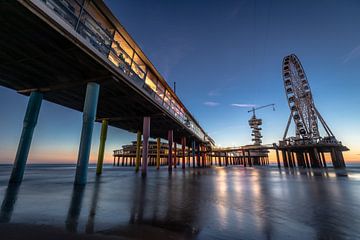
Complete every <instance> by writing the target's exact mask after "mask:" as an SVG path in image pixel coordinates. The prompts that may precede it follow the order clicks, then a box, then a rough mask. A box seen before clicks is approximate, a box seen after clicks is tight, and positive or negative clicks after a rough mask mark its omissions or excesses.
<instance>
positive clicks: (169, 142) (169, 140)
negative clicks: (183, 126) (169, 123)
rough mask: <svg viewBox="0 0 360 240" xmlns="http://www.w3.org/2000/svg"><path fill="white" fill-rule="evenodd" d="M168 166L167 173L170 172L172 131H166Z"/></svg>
mask: <svg viewBox="0 0 360 240" xmlns="http://www.w3.org/2000/svg"><path fill="white" fill-rule="evenodd" d="M168 145H169V149H168V165H169V172H171V171H172V145H173V130H169V131H168Z"/></svg>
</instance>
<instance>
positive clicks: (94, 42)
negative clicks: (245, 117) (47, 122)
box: [0, 0, 214, 184]
mask: <svg viewBox="0 0 360 240" xmlns="http://www.w3.org/2000/svg"><path fill="white" fill-rule="evenodd" d="M0 22H1V25H0V32H1V38H0V47H1V52H0V61H1V64H0V85H1V86H4V87H7V88H11V89H13V90H15V91H17V92H18V93H20V94H24V95H27V96H29V102H28V107H27V110H26V113H25V118H24V125H23V131H22V134H21V139H20V141H19V146H18V150H17V154H16V158H15V162H14V167H13V171H12V175H11V178H10V182H21V180H22V178H23V173H24V169H25V165H26V161H27V157H28V153H29V150H30V145H31V140H32V136H33V132H34V128H35V126H36V123H37V118H38V115H39V112H40V108H41V102H42V100H47V101H50V102H53V103H56V104H59V105H62V106H65V107H68V108H71V109H75V110H78V111H82V112H83V126H82V131H81V140H80V145H79V152H78V160H77V168H76V177H75V184H85V183H86V179H87V168H88V162H89V154H90V146H91V137H92V131H93V126H94V122H95V121H98V122H101V123H102V130H101V139H100V148H99V159H98V171H97V172H98V174H101V171H102V168H101V166H102V161H103V156H104V149H105V147H104V146H105V141H106V134H107V128H108V125H110V126H113V127H117V128H121V129H125V130H127V131H130V132H134V133H137V134H138V138H139V136H140V138H141V136H142V142H143V143H144V144H143V148H142V162H143V164H141V171H142V174H143V175H145V174H146V171H147V160H148V151H149V145H148V141H149V138H150V137H151V138H163V139H167V140H168V142H169V144H168V146H169V149H168V152H169V154H168V155H169V156H168V159H169V161H170V164H169V170H170V171H171V169H172V168H171V160H172V156H171V153H172V149H171V148H172V143H173V142H177V143H182V145H184V146H185V145H186V144H188V145H190V146H191V147H192V149H195V148H204V147H205V145H213V144H214V141H213V140H212V139H211V138H210V137H209V136H208V135H207V134H206V132H205V131H204V129H203V128H202V127H201V126H200V124H199V123H198V121H197V120H196V119H195V118H194V117H193V115H192V114H191V113H190V112H189V111H188V110H187V108H186V107H185V106H184V104H183V103H182V102H181V101H180V99H179V98H178V97H177V95H176V94H175V93H174V91H173V90H172V89H171V88H170V87H169V85H168V84H167V82H166V81H165V79H164V78H163V77H162V76H161V75H160V74H159V72H158V71H157V70H156V68H155V66H154V65H153V64H152V63H151V62H150V60H149V59H148V58H147V57H146V55H145V54H144V52H143V51H142V50H141V49H140V47H139V46H138V45H137V44H136V42H135V41H134V40H133V39H132V38H131V36H130V35H129V34H128V33H127V32H126V30H125V28H124V27H123V26H122V25H121V24H120V22H119V21H118V20H117V18H116V17H115V16H114V15H113V13H112V12H111V10H110V9H109V8H108V7H107V6H106V4H105V3H104V2H103V1H101V0H61V1H55V0H16V1H15V0H14V1H1V2H0Z"/></svg>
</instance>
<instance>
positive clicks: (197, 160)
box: [196, 143, 201, 167]
mask: <svg viewBox="0 0 360 240" xmlns="http://www.w3.org/2000/svg"><path fill="white" fill-rule="evenodd" d="M196 155H197V156H196V158H197V159H196V167H201V166H200V157H201V156H200V143H199V144H198V145H197V154H196Z"/></svg>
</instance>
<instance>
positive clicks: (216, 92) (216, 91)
mask: <svg viewBox="0 0 360 240" xmlns="http://www.w3.org/2000/svg"><path fill="white" fill-rule="evenodd" d="M208 95H209V96H210V97H217V96H221V93H220V90H219V89H214V90H210V91H209V92H208Z"/></svg>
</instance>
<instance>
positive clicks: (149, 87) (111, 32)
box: [41, 0, 211, 141]
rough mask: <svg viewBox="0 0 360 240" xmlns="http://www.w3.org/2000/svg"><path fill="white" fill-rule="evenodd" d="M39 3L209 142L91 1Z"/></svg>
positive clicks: (54, 0)
mask: <svg viewBox="0 0 360 240" xmlns="http://www.w3.org/2000/svg"><path fill="white" fill-rule="evenodd" d="M41 1H42V2H43V3H44V4H45V5H46V6H47V7H48V8H49V9H51V10H52V11H53V12H54V13H56V14H57V15H58V16H59V17H61V18H62V19H63V20H64V22H66V23H67V24H69V25H70V26H72V28H73V29H75V31H76V32H77V33H79V34H80V35H81V36H82V38H83V39H85V40H86V41H87V42H88V43H90V44H91V45H92V46H93V47H95V49H96V50H97V51H98V53H99V54H101V55H103V56H105V57H106V58H107V59H108V60H109V61H110V62H111V63H112V64H113V65H114V66H116V67H117V68H118V70H119V71H120V72H122V73H123V74H124V75H126V76H127V77H129V78H130V79H131V80H132V82H133V83H134V84H135V85H136V86H137V87H139V88H142V89H144V90H145V92H146V93H147V95H148V96H150V97H151V98H152V99H154V100H155V102H157V104H159V105H160V106H162V108H163V109H164V110H165V111H167V112H168V113H170V114H171V115H172V116H174V117H175V118H176V119H177V120H178V121H179V122H180V123H182V124H183V125H185V126H186V127H187V128H188V129H189V130H190V131H191V132H193V133H194V134H195V135H196V136H197V137H199V138H200V139H202V140H203V141H207V140H209V139H210V138H209V139H207V135H206V134H205V133H204V132H203V131H202V130H201V128H200V127H199V126H198V125H197V123H196V121H195V120H193V119H192V117H191V116H190V115H189V114H188V113H187V112H186V111H185V110H184V109H183V108H182V107H181V104H179V103H178V102H177V101H176V100H175V97H174V96H173V93H172V92H171V91H169V90H168V89H167V88H166V86H165V84H164V83H162V82H161V81H160V80H159V79H158V78H157V77H156V76H155V74H154V73H153V72H152V71H151V70H150V68H149V67H148V66H147V65H146V64H145V62H144V61H143V60H142V59H141V58H140V56H139V55H138V53H137V52H136V50H135V49H134V48H132V47H131V46H130V44H129V43H128V42H127V41H126V39H125V38H124V37H123V36H122V34H121V33H120V32H119V31H118V30H117V29H116V27H114V26H113V25H112V24H111V23H110V22H109V21H108V20H107V18H106V16H104V15H103V14H102V12H101V11H100V10H99V9H97V7H96V5H95V4H94V2H93V1H87V0H41ZM210 140H211V139H210Z"/></svg>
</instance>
